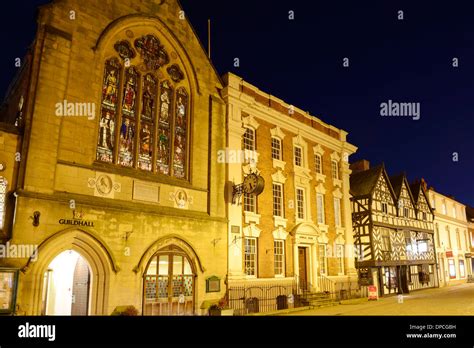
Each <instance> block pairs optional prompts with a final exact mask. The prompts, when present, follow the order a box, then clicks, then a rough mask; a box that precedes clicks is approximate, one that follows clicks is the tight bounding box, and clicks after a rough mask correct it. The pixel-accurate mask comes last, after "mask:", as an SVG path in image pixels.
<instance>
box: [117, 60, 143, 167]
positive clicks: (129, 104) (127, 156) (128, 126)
mask: <svg viewBox="0 0 474 348" xmlns="http://www.w3.org/2000/svg"><path fill="white" fill-rule="evenodd" d="M138 78H139V76H138V73H137V72H136V70H135V68H134V67H131V68H128V69H127V70H126V73H125V88H124V89H123V98H122V124H121V125H120V142H119V144H120V147H119V163H120V164H121V165H122V166H124V167H133V164H134V154H135V146H134V145H135V131H136V124H137V123H136V114H137V112H136V108H137V93H138V88H137V82H138Z"/></svg>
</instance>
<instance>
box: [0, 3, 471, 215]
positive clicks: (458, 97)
mask: <svg viewBox="0 0 474 348" xmlns="http://www.w3.org/2000/svg"><path fill="white" fill-rule="evenodd" d="M84 1H87V0H84ZM47 2H49V1H46V0H42V1H41V0H29V1H27V0H21V1H16V2H5V3H2V11H1V14H0V18H1V20H0V28H1V29H0V30H1V32H2V34H3V35H2V37H3V49H2V54H1V55H0V66H1V67H2V74H1V79H0V89H1V92H2V93H4V92H5V91H6V88H7V86H8V83H9V81H10V80H11V78H12V77H13V75H14V74H15V67H14V58H15V57H22V56H23V55H24V53H25V50H26V48H27V47H28V45H29V44H30V43H31V41H32V39H33V36H34V33H35V26H36V22H35V11H36V7H37V5H39V4H42V3H47ZM470 2H471V1H436V2H432V1H416V2H415V1H380V0H379V1H376V0H374V1H351V0H348V1H339V0H335V1H308V0H292V1H275V0H273V1H270V0H258V1H257V0H253V1H248V0H240V1H217V0H216V1H206V0H181V3H182V5H183V7H184V9H185V11H186V13H187V16H188V17H189V18H190V20H191V23H192V24H193V26H194V27H195V29H196V31H197V33H198V35H199V36H200V38H201V40H202V42H203V45H204V46H207V19H208V18H210V19H211V20H212V27H213V28H212V32H213V34H212V60H213V62H214V64H215V66H216V68H217V70H218V71H219V73H221V74H224V73H225V72H227V71H232V72H234V73H235V74H237V75H239V76H241V77H242V78H244V79H245V80H247V81H248V82H250V83H252V84H254V85H256V86H257V87H258V88H260V89H261V90H263V91H265V92H268V93H270V94H273V95H275V96H277V97H279V98H281V99H283V100H285V101H286V102H288V103H290V104H293V105H295V106H297V107H300V108H301V109H303V110H308V111H309V112H310V113H311V114H313V115H316V116H318V117H319V118H321V119H322V120H323V121H325V122H327V123H329V124H333V125H334V126H336V127H340V128H342V129H345V130H346V131H348V132H349V141H350V142H351V143H353V144H354V145H356V146H358V147H359V151H358V153H357V154H356V155H354V156H352V158H351V161H354V160H357V159H361V158H366V159H368V160H370V162H371V164H373V165H375V164H378V163H380V162H385V165H386V167H387V170H388V171H389V174H397V173H399V172H401V171H406V172H407V175H408V177H409V179H410V180H413V179H415V178H419V177H424V178H425V179H426V180H427V181H428V184H429V185H430V186H433V187H434V188H435V189H436V190H437V191H439V192H441V193H444V194H448V195H453V196H455V198H456V199H458V200H460V201H461V202H463V203H466V204H470V205H473V206H474V180H473V177H474V175H473V173H474V156H473V150H474V140H473V138H474V98H473V96H474V14H473V12H472V10H471V7H472V6H471V5H470ZM290 10H293V11H294V13H295V20H293V21H290V20H288V11H290ZM398 10H403V11H404V17H405V18H404V20H403V21H399V20H398V19H397V15H398V14H397V12H398ZM235 57H238V58H239V59H240V68H235V67H234V66H233V62H234V58H235ZM344 57H348V58H349V59H350V67H349V68H344V67H343V65H342V60H343V58H344ZM454 57H456V58H458V59H459V67H458V68H453V66H452V59H453V58H454ZM388 100H393V101H398V102H416V103H421V118H420V120H418V121H414V120H412V119H411V118H409V117H398V118H395V117H381V116H380V103H382V102H386V101H388ZM454 152H457V153H458V155H459V161H458V162H453V160H452V159H453V153H454Z"/></svg>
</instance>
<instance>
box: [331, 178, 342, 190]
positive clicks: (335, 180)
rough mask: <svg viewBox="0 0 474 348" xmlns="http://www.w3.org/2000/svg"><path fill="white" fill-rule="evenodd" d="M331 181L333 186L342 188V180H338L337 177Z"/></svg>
mask: <svg viewBox="0 0 474 348" xmlns="http://www.w3.org/2000/svg"><path fill="white" fill-rule="evenodd" d="M332 182H333V184H334V186H335V187H340V188H342V180H339V179H332Z"/></svg>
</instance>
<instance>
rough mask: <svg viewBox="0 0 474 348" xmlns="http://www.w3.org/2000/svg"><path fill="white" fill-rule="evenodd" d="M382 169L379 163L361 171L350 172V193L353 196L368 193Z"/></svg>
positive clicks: (373, 186)
mask: <svg viewBox="0 0 474 348" xmlns="http://www.w3.org/2000/svg"><path fill="white" fill-rule="evenodd" d="M383 170H384V166H383V164H379V165H378V166H375V167H372V168H370V169H368V170H364V171H363V172H357V173H352V174H351V176H350V183H351V194H352V195H354V196H365V195H368V194H370V193H371V192H372V191H373V189H374V188H375V185H376V184H377V181H378V179H379V177H380V174H381V173H382V172H383Z"/></svg>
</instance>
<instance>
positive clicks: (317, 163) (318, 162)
mask: <svg viewBox="0 0 474 348" xmlns="http://www.w3.org/2000/svg"><path fill="white" fill-rule="evenodd" d="M314 170H315V171H316V173H318V174H323V156H321V155H320V154H319V153H317V154H315V155H314Z"/></svg>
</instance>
